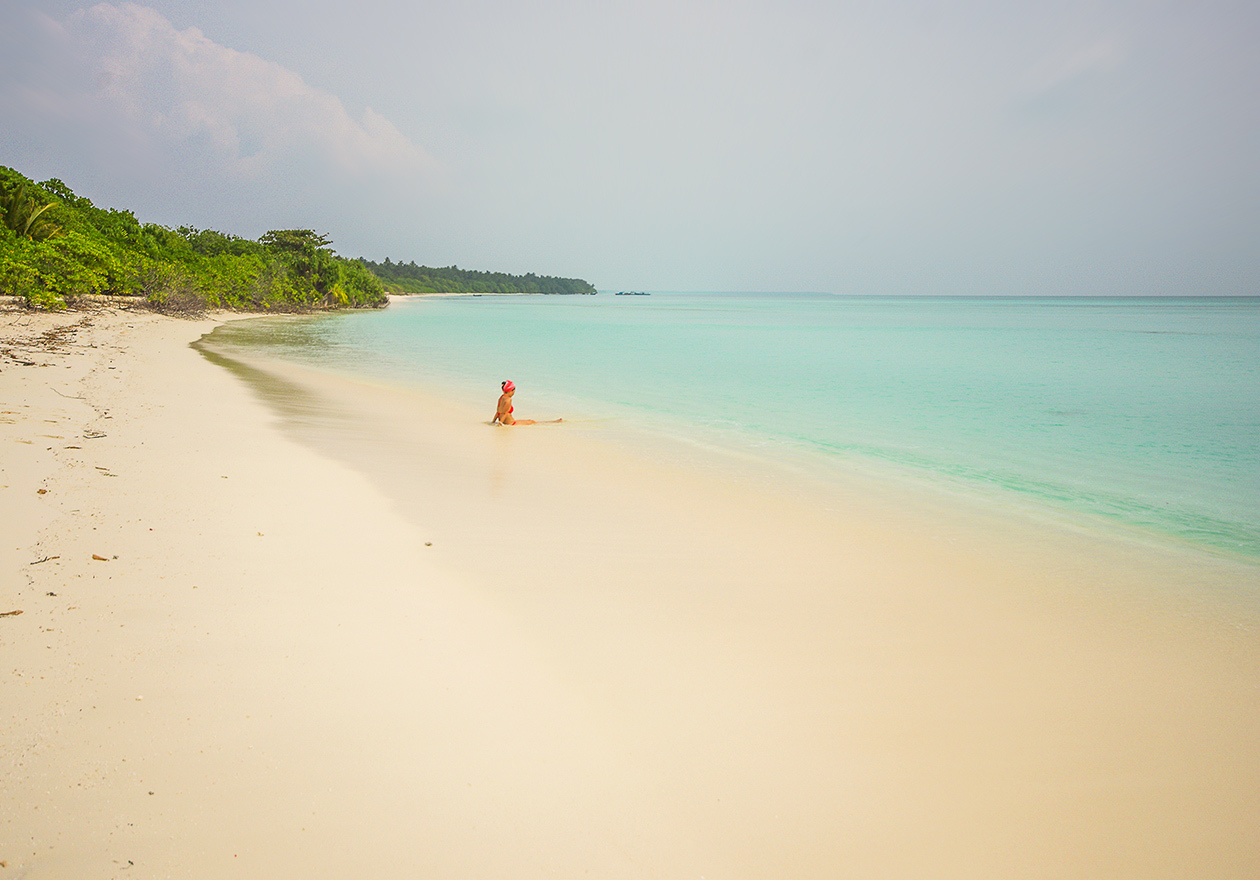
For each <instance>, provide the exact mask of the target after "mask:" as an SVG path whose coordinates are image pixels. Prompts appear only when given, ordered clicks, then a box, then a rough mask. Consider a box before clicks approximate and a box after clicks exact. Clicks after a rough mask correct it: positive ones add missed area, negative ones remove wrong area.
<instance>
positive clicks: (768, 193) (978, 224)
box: [0, 0, 1260, 296]
mask: <svg viewBox="0 0 1260 880" xmlns="http://www.w3.org/2000/svg"><path fill="white" fill-rule="evenodd" d="M1258 25H1260V10H1257V9H1256V8H1255V7H1254V6H1251V5H1247V4H1244V3H1241V2H1207V3H1195V4H1191V3H1185V2H1167V3H1161V4H1158V5H1153V4H1149V3H1137V2H1119V0H1108V2H1103V3H1083V2H1068V3H1065V4H1057V5H1055V6H1054V7H1053V8H1041V7H1040V6H1034V5H1030V4H1017V5H1011V4H1000V3H996V2H984V0H969V2H963V3H955V4H943V3H939V2H927V0H921V2H905V3H894V4H874V3H847V4H825V3H812V2H789V3H786V4H769V3H765V2H746V3H733V4H724V5H721V6H718V5H715V4H712V3H706V2H700V0H682V2H674V3H658V2H647V3H644V2H641V0H640V2H634V3H629V2H617V3H604V4H586V5H584V4H577V3H571V2H559V0H555V2H552V0H539V2H529V3H524V4H522V3H506V2H502V0H480V2H469V3H461V4H435V3H426V2H421V3H412V4H403V3H396V2H390V0H366V2H364V3H361V4H356V5H355V6H354V7H353V8H347V7H344V6H342V5H340V4H327V3H326V4H310V3H302V4H299V3H297V2H295V0H261V2H258V0H250V2H244V0H224V2H219V3H215V4H212V5H210V6H207V5H206V4H201V3H195V2H192V0H150V2H147V3H141V4H132V3H112V4H110V3H103V4H99V5H95V6H93V5H90V4H83V3H76V2H66V0H44V2H31V0H16V2H14V3H11V4H8V5H6V6H5V8H4V9H3V10H0V47H3V52H2V53H0V70H2V71H3V78H2V79H0V125H2V126H3V131H4V134H3V135H0V164H5V165H9V166H12V167H14V168H16V169H17V170H18V171H20V172H22V173H24V174H26V175H28V176H30V177H33V178H35V179H37V180H39V179H45V178H47V177H58V178H61V179H62V180H64V181H65V183H66V184H67V185H69V186H70V187H71V188H72V189H73V190H74V191H75V192H76V193H78V194H80V195H83V196H86V197H88V198H90V199H91V200H92V201H93V202H95V203H96V204H98V205H102V206H107V207H118V208H127V209H131V210H133V211H135V213H136V214H137V216H138V217H139V218H140V219H141V220H143V221H145V222H154V223H161V224H164V225H170V226H175V225H183V224H187V225H191V226H196V227H200V228H213V229H219V230H221V231H224V232H229V233H232V234H237V235H243V236H246V237H250V238H256V237H257V236H259V235H261V234H262V233H263V232H265V231H267V230H269V229H276V228H291V227H298V228H314V229H317V230H319V231H320V232H323V233H326V234H327V235H329V236H330V238H331V239H332V240H333V246H334V247H335V249H336V250H337V251H338V252H339V253H341V254H343V255H346V256H363V257H366V258H368V259H372V260H377V261H380V260H384V259H385V258H386V257H389V258H391V259H393V260H395V261H401V262H407V261H412V260H414V261H415V262H417V263H423V264H427V265H431V266H448V265H459V266H464V267H470V268H477V269H485V270H491V271H505V272H513V273H525V272H535V273H538V274H546V275H559V276H565V277H581V278H585V279H587V280H589V281H591V282H592V283H593V284H595V285H596V287H598V288H599V289H600V290H629V289H635V290H649V291H655V290H660V291H666V290H730V291H743V290H748V291H783V292H789V291H796V292H826V293H839V294H860V295H878V294H913V295H932V294H962V295H968V294H974V295H1083V294H1084V295H1134V294H1137V295H1142V294H1145V295H1187V296H1210V295H1240V294H1241V295H1255V294H1260V247H1257V244H1260V210H1257V207H1256V206H1257V205H1260V173H1258V170H1260V162H1258V160H1257V156H1260V124H1258V123H1260V54H1258V53H1256V52H1255V51H1254V46H1255V45H1256V42H1257V39H1256V38H1257V37H1258V36H1260V26H1258Z"/></svg>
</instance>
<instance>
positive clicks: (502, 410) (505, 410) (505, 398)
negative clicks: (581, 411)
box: [491, 379, 564, 425]
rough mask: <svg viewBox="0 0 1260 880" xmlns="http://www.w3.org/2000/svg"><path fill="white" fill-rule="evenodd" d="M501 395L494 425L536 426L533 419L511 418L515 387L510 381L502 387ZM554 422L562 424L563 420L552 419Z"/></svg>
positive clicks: (495, 411) (505, 382)
mask: <svg viewBox="0 0 1260 880" xmlns="http://www.w3.org/2000/svg"><path fill="white" fill-rule="evenodd" d="M502 388H503V393H502V394H501V395H499V405H498V406H497V407H495V410H494V420H493V421H492V422H491V424H494V425H536V424H538V422H536V421H534V420H533V419H514V418H512V409H513V407H512V395H513V394H515V393H516V386H515V385H513V384H512V380H511V379H507V380H505V381H504V382H503V385H502ZM552 421H554V422H563V421H564V419H552Z"/></svg>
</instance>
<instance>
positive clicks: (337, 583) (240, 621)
mask: <svg viewBox="0 0 1260 880" xmlns="http://www.w3.org/2000/svg"><path fill="white" fill-rule="evenodd" d="M80 317H81V316H75V315H71V316H61V317H56V318H54V317H50V316H32V315H28V314H25V313H20V312H13V313H5V315H4V318H3V320H4V324H3V331H2V332H0V335H2V336H3V337H4V338H5V340H6V341H5V342H4V344H3V345H2V346H0V348H5V349H8V350H9V351H10V354H8V355H6V356H5V357H4V358H3V359H2V360H0V368H2V369H0V391H2V394H0V399H2V400H3V406H0V409H3V410H4V411H5V412H4V414H3V415H2V416H0V448H3V449H4V450H5V451H4V455H3V458H0V468H2V471H0V486H3V488H0V493H3V494H0V499H2V503H0V527H2V528H3V531H4V534H6V535H7V536H8V538H7V540H6V542H5V543H4V544H3V545H2V546H0V565H2V566H3V569H2V572H3V576H2V577H0V583H2V584H3V586H0V613H4V612H10V611H17V610H20V611H22V612H23V613H22V614H20V615H14V616H11V617H4V618H0V646H2V647H0V650H2V652H3V657H4V659H5V665H4V669H3V673H4V678H3V682H4V684H3V691H0V699H3V702H4V705H5V707H6V712H5V713H4V716H3V718H4V720H3V722H2V724H3V727H2V729H0V758H2V759H3V762H4V766H5V767H6V773H5V794H6V797H5V798H4V799H3V801H0V829H3V833H2V834H0V860H3V861H4V862H6V863H7V868H6V869H4V870H8V871H9V872H12V873H13V874H14V876H22V877H29V878H41V877H64V876H76V877H82V878H92V877H113V876H125V875H124V874H123V873H122V872H123V871H124V869H125V870H127V871H133V872H134V875H135V876H154V877H156V876H167V875H169V876H178V877H206V878H211V877H214V878H218V877H224V876H242V877H251V876H301V877H343V876H376V877H404V876H406V877H411V876H431V877H513V878H529V877H544V876H546V877H553V876H561V877H576V876H585V875H587V874H589V875H590V876H599V877H626V878H640V877H652V876H660V877H747V878H764V877H818V878H833V877H841V876H852V877H872V878H875V877H879V878H902V877H904V878H923V877H934V878H946V877H949V878H952V877H957V878H976V877H1003V878H1009V877H1108V878H1153V877H1169V878H1173V877H1178V878H1180V877H1187V876H1194V877H1219V878H1235V877H1242V876H1251V875H1254V874H1256V873H1257V871H1260V846H1258V845H1257V842H1256V841H1257V840H1260V796H1258V795H1257V792H1260V753H1258V752H1257V750H1256V748H1255V745H1256V743H1257V742H1260V692H1258V691H1257V688H1256V682H1257V681H1260V662H1258V661H1260V644H1258V643H1257V639H1256V627H1255V625H1256V622H1257V617H1258V614H1257V606H1256V602H1255V597H1256V596H1257V595H1260V590H1258V589H1257V587H1260V572H1258V570H1257V568H1256V567H1255V566H1254V565H1248V564H1244V563H1236V562H1232V561H1229V560H1226V559H1221V558H1216V557H1209V556H1204V555H1197V554H1194V553H1191V552H1188V551H1187V552H1181V551H1177V550H1174V549H1170V548H1160V547H1155V546H1152V545H1149V544H1144V543H1141V542H1139V541H1138V540H1136V539H1128V538H1125V537H1123V536H1116V535H1110V536H1109V535H1103V534H1099V533H1091V532H1088V531H1085V530H1082V529H1080V528H1078V527H1074V526H1070V525H1068V524H1065V523H1056V522H1054V521H1052V520H1050V519H1046V518H1038V517H1036V516H1035V515H1034V514H1033V513H1032V512H1028V513H1020V512H1017V511H1004V512H995V511H992V510H989V509H986V508H984V507H982V506H977V505H973V504H972V503H970V502H968V501H967V500H966V499H961V498H950V497H947V496H944V495H932V494H930V493H928V492H927V491H925V490H918V491H912V489H911V488H910V487H906V486H898V485H891V484H887V483H883V482H880V481H876V480H872V479H869V478H862V477H859V476H856V475H854V476H851V477H844V476H842V477H838V478H837V480H836V481H835V482H834V483H830V484H828V485H826V486H817V487H813V488H811V487H809V486H798V485H795V484H789V483H787V482H785V483H783V484H778V483H776V482H775V481H773V480H767V479H766V477H765V475H764V474H762V473H758V472H756V471H755V470H753V469H742V468H740V467H737V466H734V465H732V466H730V467H729V468H726V469H722V468H715V469H709V470H704V469H679V468H677V467H672V466H670V465H669V464H668V463H667V462H666V461H664V460H661V459H655V458H653V457H652V456H651V455H650V454H637V453H636V451H635V450H634V449H633V448H629V447H627V446H626V445H624V444H615V443H610V442H608V437H607V436H606V434H607V432H605V431H603V430H602V429H601V428H599V427H598V426H590V425H585V426H584V425H583V424H581V423H569V422H566V423H565V424H563V425H558V426H542V425H540V426H535V427H531V428H529V429H520V430H517V429H512V430H506V429H502V430H500V429H495V428H490V427H487V426H486V424H485V422H486V419H487V415H488V412H487V409H488V407H487V406H486V404H487V403H489V404H490V406H491V407H492V406H493V397H491V398H490V399H489V400H488V401H473V402H451V401H446V400H442V399H440V398H437V397H433V396H427V395H425V394H422V393H420V392H415V391H409V390H400V389H393V388H386V387H381V386H377V385H370V384H365V383H362V382H356V381H353V380H349V379H345V378H340V377H333V376H326V375H320V374H316V373H313V372H310V371H307V370H304V369H301V368H297V367H294V366H291V365H281V364H274V363H266V362H257V361H254V362H250V361H243V360H242V359H240V358H239V357H232V356H231V355H230V353H225V352H215V351H208V352H206V353H205V354H203V353H199V352H198V351H196V350H194V349H192V348H190V347H189V346H188V343H189V342H192V341H194V340H196V339H197V338H198V337H200V336H201V335H202V334H203V333H205V332H206V331H208V330H209V329H210V328H211V327H212V326H213V324H214V322H213V321H210V320H207V321H202V322H180V321H173V320H168V319H162V318H157V317H154V316H151V315H147V314H142V313H135V314H131V313H119V312H110V313H99V314H96V315H94V316H93V318H92V321H91V324H90V326H83V327H79V328H77V329H75V330H73V331H72V332H68V333H66V334H64V335H63V336H62V337H61V338H60V339H55V340H53V341H51V342H47V343H44V344H39V343H36V342H29V343H23V345H21V346H19V345H15V344H14V343H13V342H12V340H15V339H20V340H33V339H35V338H36V337H38V336H40V335H41V334H43V333H45V332H46V331H47V330H48V329H50V328H51V327H52V325H53V324H54V323H55V324H59V325H66V324H74V323H75V322H77V321H78V320H79V318H80ZM19 355H20V360H21V361H23V362H29V363H30V364H31V365H26V364H25V363H20V362H19V357H18V356H19ZM225 358H227V359H225ZM40 490H43V492H42V494H41V492H40ZM96 557H100V558H96Z"/></svg>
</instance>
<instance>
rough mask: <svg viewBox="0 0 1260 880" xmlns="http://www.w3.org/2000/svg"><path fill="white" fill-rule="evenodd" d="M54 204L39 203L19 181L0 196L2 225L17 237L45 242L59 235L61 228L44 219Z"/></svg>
mask: <svg viewBox="0 0 1260 880" xmlns="http://www.w3.org/2000/svg"><path fill="white" fill-rule="evenodd" d="M55 204H56V202H43V203H41V202H40V201H39V200H38V199H36V198H35V196H33V195H31V192H30V189H29V187H28V186H27V184H26V181H24V180H23V181H19V182H18V184H17V185H16V186H12V187H10V188H9V189H8V190H7V191H6V192H4V193H3V194H0V215H2V216H3V221H4V225H5V226H6V227H8V228H9V229H11V230H13V232H14V233H16V234H17V235H18V236H19V237H23V238H29V239H32V240H34V241H45V240H47V239H50V238H54V237H56V236H57V235H60V234H61V226H59V225H58V224H56V223H54V222H53V221H52V220H51V219H50V218H48V217H45V216H44V214H45V212H47V211H48V209H49V208H51V207H52V206H53V205H55Z"/></svg>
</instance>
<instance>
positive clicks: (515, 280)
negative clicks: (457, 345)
mask: <svg viewBox="0 0 1260 880" xmlns="http://www.w3.org/2000/svg"><path fill="white" fill-rule="evenodd" d="M359 262H360V263H362V264H363V265H364V266H365V267H366V268H368V269H370V270H371V271H372V272H373V273H375V275H376V276H377V277H378V278H380V279H381V281H383V282H384V283H385V289H386V290H388V291H390V292H391V293H594V292H595V287H594V285H592V284H591V283H589V282H587V281H583V280H582V279H580V278H552V277H550V276H547V275H534V274H533V273H530V274H528V275H507V274H504V273H503V272H476V271H473V270H470V269H460V268H459V267H458V266H450V267H448V268H446V269H432V268H430V267H428V266H417V265H416V264H415V263H414V262H411V263H405V264H404V263H393V262H390V259H389V258H388V257H386V258H385V262H384V263H373V262H371V261H370V260H360V261H359Z"/></svg>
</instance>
